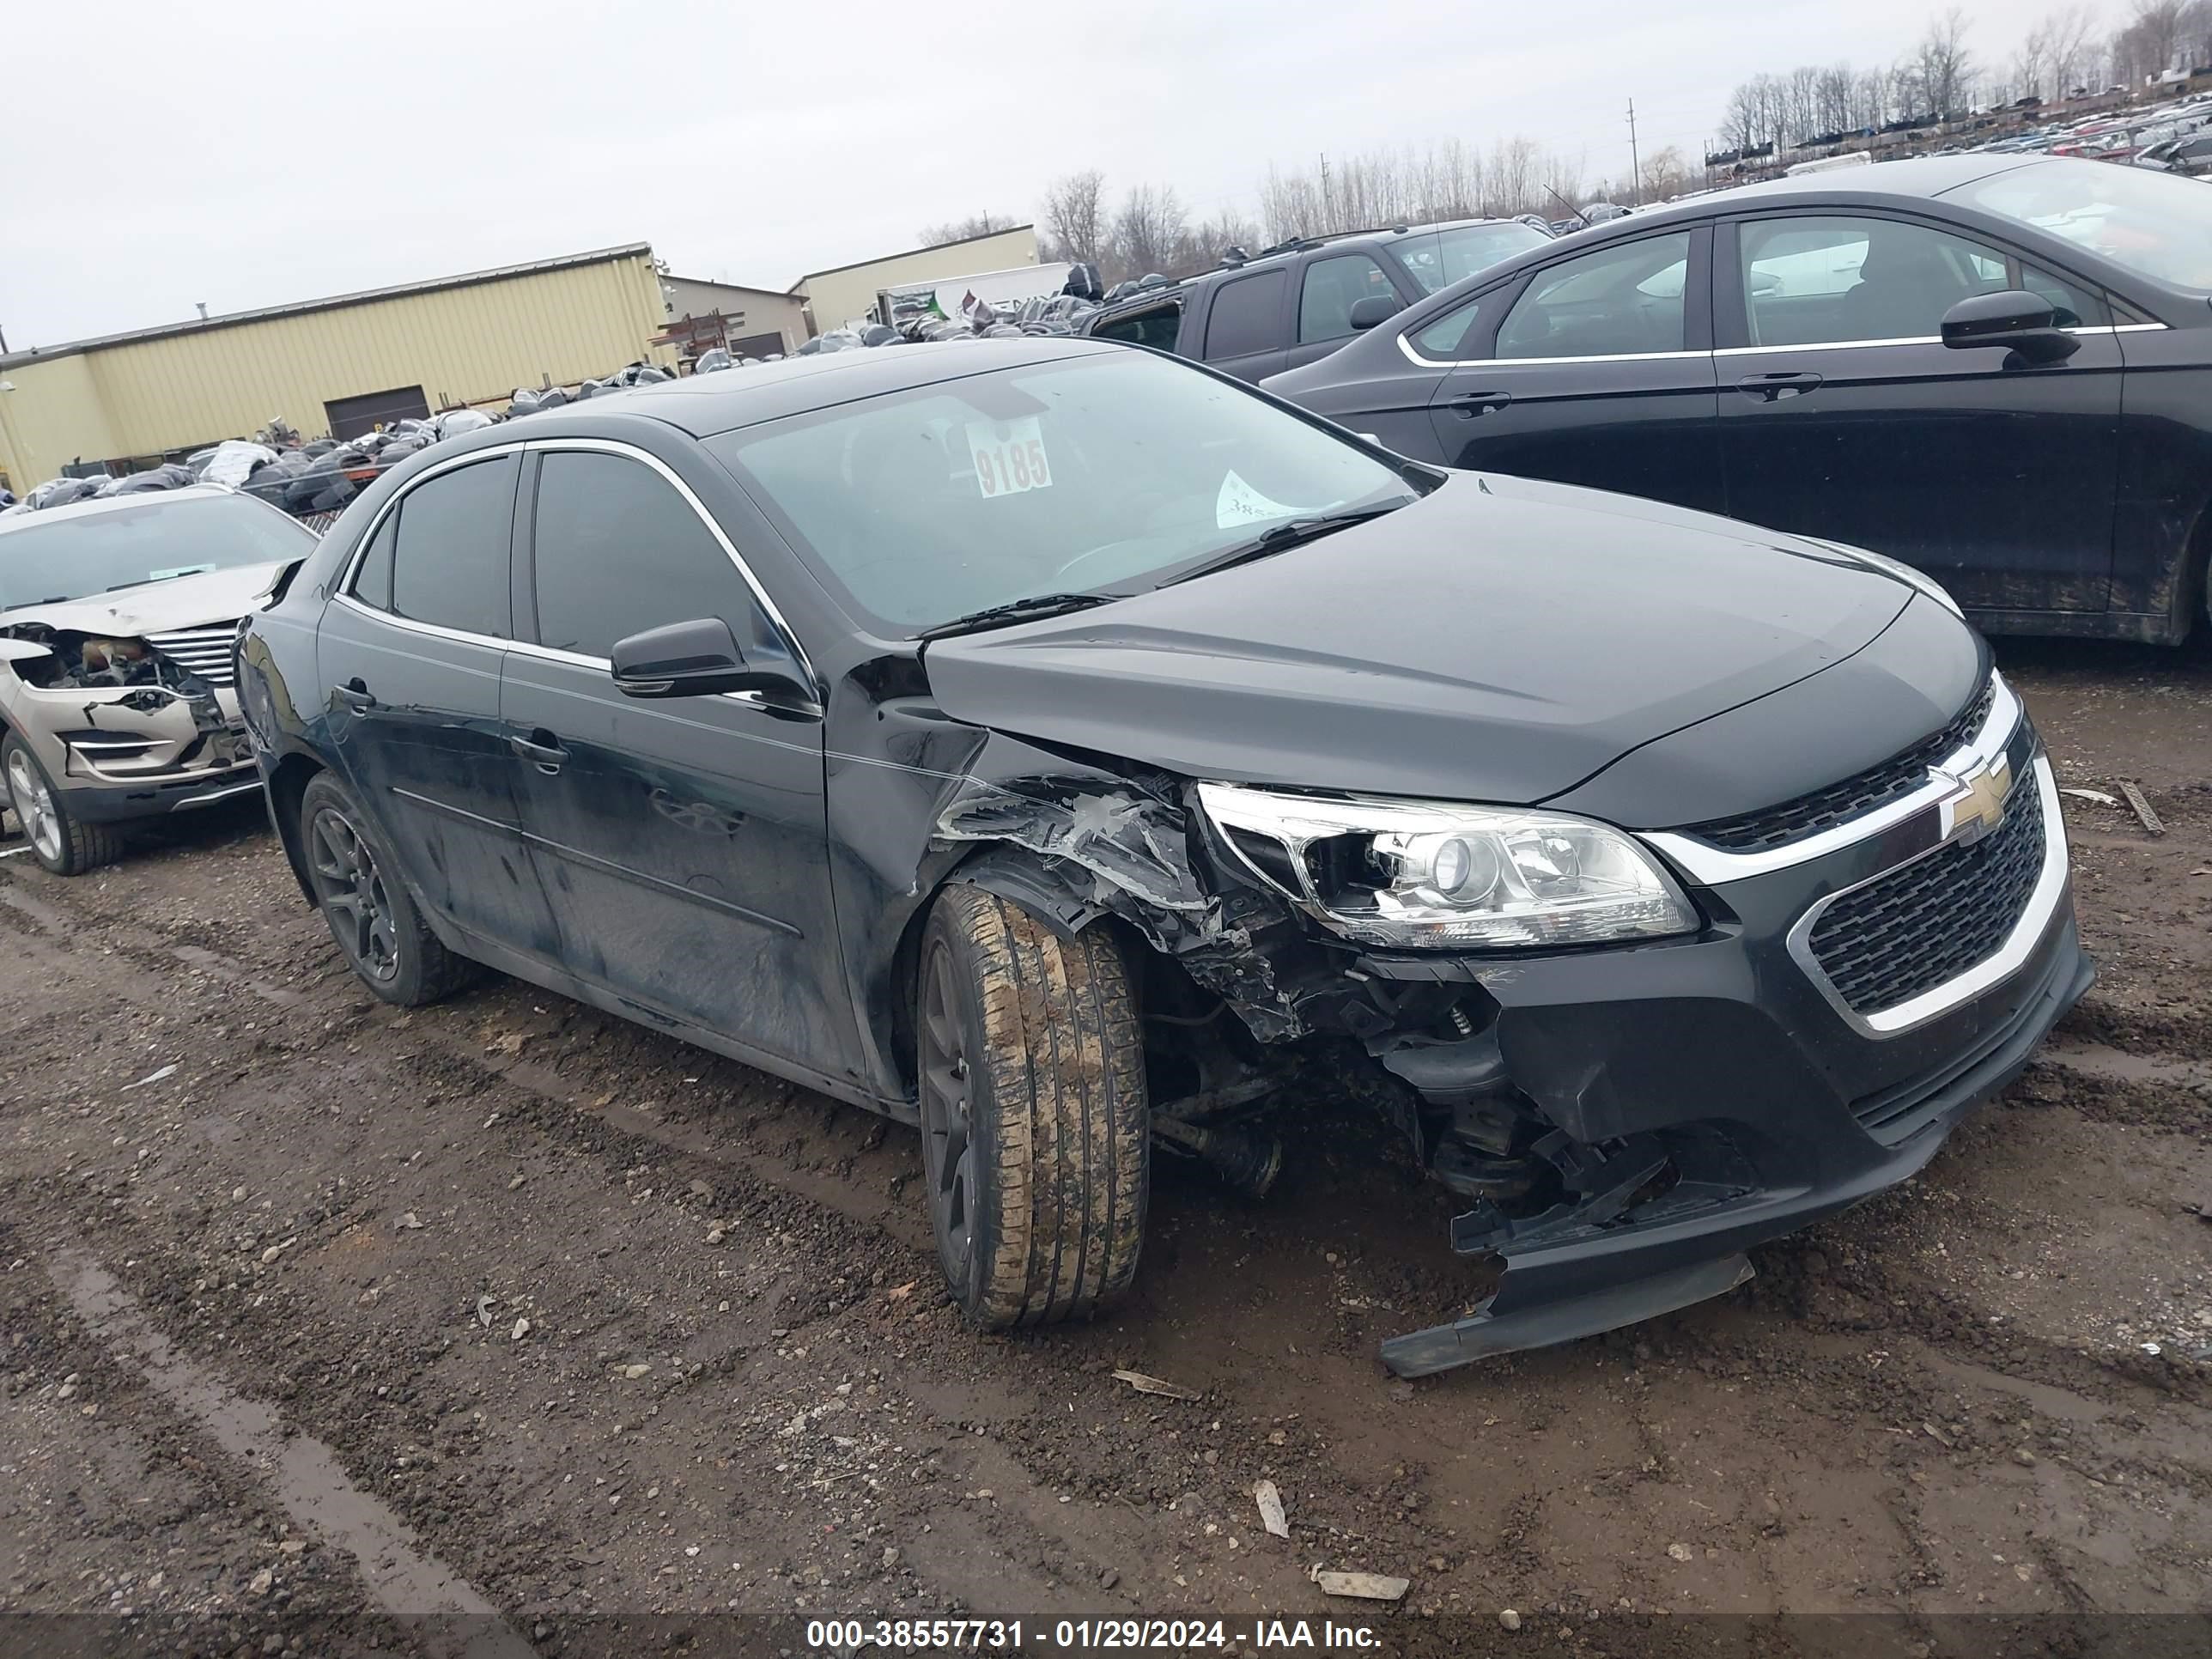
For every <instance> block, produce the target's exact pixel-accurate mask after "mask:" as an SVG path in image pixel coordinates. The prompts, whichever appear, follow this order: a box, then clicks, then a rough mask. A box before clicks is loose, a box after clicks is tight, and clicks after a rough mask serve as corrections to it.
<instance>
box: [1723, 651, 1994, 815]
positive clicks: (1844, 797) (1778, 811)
mask: <svg viewBox="0 0 2212 1659" xmlns="http://www.w3.org/2000/svg"><path fill="white" fill-rule="evenodd" d="M1996 687H1997V683H1996V678H1995V677H1994V676H1992V677H1991V678H1989V679H1987V680H1985V681H1984V682H1983V683H1982V690H1981V695H1980V696H1978V697H1976V698H1975V699H1974V700H1973V702H1970V703H1968V704H1967V705H1966V708H1964V709H1963V710H1962V711H1960V714H1959V716H1958V718H1957V719H1956V720H1953V721H1952V722H1951V723H1950V724H1949V725H1948V726H1945V727H1944V728H1943V729H1942V731H1940V732H1936V733H1935V734H1934V735H1932V736H1930V737H1927V738H1922V739H1921V740H1920V741H1919V742H1918V743H1916V744H1913V745H1912V747H1911V748H1910V749H1908V750H1905V752H1904V753H1903V754H1901V755H1899V756H1897V757H1894V758H1893V759H1891V760H1886V761H1884V762H1883V763H1881V765H1879V766H1877V767H1875V768H1873V769H1871V770H1869V771H1865V772H1862V773H1860V774H1859V775H1857V777H1854V778H1845V779H1844V781H1842V782H1841V783H1835V784H1831V785H1829V786H1828V787H1826V789H1821V790H1816V791H1815V792H1814V793H1812V794H1809V795H1800V796H1799V797H1798V798H1797V799H1796V800H1793V801H1785V802H1784V803H1783V804H1782V805H1779V806H1768V807H1763V808H1761V809H1760V810H1759V811H1756V812H1746V813H1743V814H1741V816H1739V817H1732V818H1717V819H1715V820H1714V821H1713V822H1712V823H1701V824H1698V825H1695V826H1694V827H1692V829H1690V830H1688V831H1687V833H1688V834H1690V835H1692V836H1696V837H1697V838H1698V839H1699V841H1702V842H1707V843H1709V844H1711V846H1714V847H1719V848H1725V849H1727V850H1728V851H1729V852H1731V853H1764V852H1767V851H1769V850H1771V848H1777V847H1787V846H1788V845H1790V842H1797V841H1802V840H1804V839H1805V838H1806V837H1807V836H1817V835H1819V834H1820V832H1821V831H1822V830H1823V829H1834V828H1835V827H1836V826H1837V825H1838V824H1839V823H1850V821H1851V820H1852V819H1854V818H1858V817H1865V816H1866V814H1868V813H1869V812H1871V811H1875V809H1876V808H1878V807H1882V806H1887V805H1889V803H1890V802H1892V801H1893V800H1902V799H1905V797H1906V796H1907V795H1909V794H1911V793H1912V792H1913V791H1914V790H1916V789H1917V788H1919V787H1921V786H1922V785H1923V784H1924V783H1926V782H1927V781H1928V769H1929V767H1930V766H1933V765H1935V764H1936V763H1937V762H1938V761H1940V760H1942V758H1943V757H1945V756H1946V755H1949V754H1951V753H1953V752H1954V751H1955V750H1958V748H1959V747H1960V745H1961V744H1966V743H1968V742H1970V741H1972V738H1973V737H1974V735H1975V734H1976V733H1977V732H1979V731H1980V730H1981V729H1982V724H1983V722H1984V721H1985V720H1988V719H1989V717H1990V705H1991V704H1992V703H1993V702H1996Z"/></svg>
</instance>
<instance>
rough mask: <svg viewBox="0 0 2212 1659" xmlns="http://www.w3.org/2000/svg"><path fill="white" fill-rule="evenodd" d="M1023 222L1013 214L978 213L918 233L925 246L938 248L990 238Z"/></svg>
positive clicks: (928, 227) (924, 228)
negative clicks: (946, 243)
mask: <svg viewBox="0 0 2212 1659" xmlns="http://www.w3.org/2000/svg"><path fill="white" fill-rule="evenodd" d="M1019 223H1021V221H1020V220H1019V219H1017V218H1016V217H1014V216H1013V215H1012V214H1011V213H988V212H985V213H978V214H975V215H974V216H970V217H969V218H966V219H954V220H950V221H948V222H945V223H944V224H941V225H925V226H923V227H922V228H921V230H920V231H919V232H918V233H916V234H919V235H920V236H921V240H922V242H923V243H924V245H925V246H929V247H936V246H939V244H941V243H945V242H964V241H966V240H968V239H969V238H970V237H971V236H988V235H991V234H993V233H994V232H996V231H1001V230H1012V228H1014V227H1015V226H1016V225H1018V224H1019Z"/></svg>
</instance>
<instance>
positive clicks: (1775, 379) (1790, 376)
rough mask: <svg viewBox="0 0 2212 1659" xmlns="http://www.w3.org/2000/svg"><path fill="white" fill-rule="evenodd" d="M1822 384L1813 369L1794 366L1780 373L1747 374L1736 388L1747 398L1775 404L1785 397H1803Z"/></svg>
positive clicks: (1738, 382)
mask: <svg viewBox="0 0 2212 1659" xmlns="http://www.w3.org/2000/svg"><path fill="white" fill-rule="evenodd" d="M1818 385H1820V376H1819V375H1818V374H1814V372H1813V371H1812V370H1811V369H1809V368H1802V369H1798V368H1793V369H1788V370H1785V371H1784V372H1783V373H1781V374H1747V375H1746V376H1744V378H1743V379H1742V380H1738V381H1737V382H1736V383H1735V389H1736V390H1737V391H1738V392H1741V393H1743V395H1744V396H1745V397H1747V398H1758V399H1759V402H1761V403H1763V404H1773V403H1779V402H1781V401H1782V399H1783V398H1797V397H1802V396H1803V395H1804V394H1805V393H1806V392H1810V391H1811V390H1812V389H1813V388H1814V386H1818Z"/></svg>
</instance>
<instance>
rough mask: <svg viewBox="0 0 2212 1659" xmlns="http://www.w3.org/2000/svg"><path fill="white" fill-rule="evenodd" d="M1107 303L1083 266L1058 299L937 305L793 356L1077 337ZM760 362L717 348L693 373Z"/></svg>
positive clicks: (822, 339) (823, 338) (1090, 269)
mask: <svg viewBox="0 0 2212 1659" xmlns="http://www.w3.org/2000/svg"><path fill="white" fill-rule="evenodd" d="M1148 280H1149V279H1148ZM1166 281H1167V278H1166V277H1164V276H1163V277H1160V278H1158V282H1159V283H1165V282H1166ZM1123 286H1126V284H1124V285H1123ZM1102 298H1103V295H1101V293H1100V291H1099V287H1098V268H1097V266H1096V265H1080V264H1079V265H1077V266H1076V267H1075V268H1074V270H1073V272H1072V273H1071V274H1070V275H1069V276H1068V279H1067V285H1066V287H1065V288H1064V289H1061V290H1060V292H1059V293H1058V294H1041V295H1036V296H1035V297H1033V298H1030V299H1028V300H1024V301H1019V302H1018V303H1007V304H1003V305H990V304H987V303H985V302H984V301H981V300H970V301H969V303H968V305H967V306H966V307H963V311H962V313H961V315H959V316H957V317H947V316H946V315H945V313H943V312H941V311H939V309H938V308H937V307H936V305H935V304H934V303H932V304H931V305H930V306H929V307H927V309H922V310H916V311H914V312H911V313H907V314H904V315H902V316H901V317H900V318H899V319H898V321H897V324H896V326H893V325H890V324H888V323H880V322H874V323H861V324H854V325H848V326H847V327H844V328H833V329H831V330H829V332H827V333H826V334H820V335H817V336H816V337H814V338H813V339H811V340H809V341H808V342H807V343H805V345H803V346H801V347H799V349H798V350H797V351H796V352H794V353H793V356H799V357H812V356H820V355H821V354H823V353H825V352H831V351H866V350H868V349H872V348H873V347H876V346H887V345H909V344H919V343H924V342H927V341H939V340H1006V339H1019V338H1021V337H1023V336H1024V335H1031V336H1046V337H1049V336H1052V335H1057V334H1073V333H1074V332H1075V331H1076V329H1077V327H1078V325H1080V324H1081V323H1082V321H1083V319H1085V317H1088V316H1089V315H1090V314H1091V313H1092V312H1094V311H1096V310H1097V309H1098V306H1099V301H1100V300H1101V299H1102ZM759 361H762V360H760V359H757V358H752V357H735V358H733V357H732V356H730V354H729V353H728V352H726V351H725V350H723V349H721V348H720V347H719V346H718V347H716V348H715V349H714V350H712V351H708V352H703V353H702V354H701V356H700V358H699V361H698V362H697V363H696V365H695V366H694V367H693V368H692V371H691V372H692V373H693V374H714V373H715V372H716V371H717V370H720V369H725V368H749V367H750V366H751V365H752V364H754V363H755V362H759Z"/></svg>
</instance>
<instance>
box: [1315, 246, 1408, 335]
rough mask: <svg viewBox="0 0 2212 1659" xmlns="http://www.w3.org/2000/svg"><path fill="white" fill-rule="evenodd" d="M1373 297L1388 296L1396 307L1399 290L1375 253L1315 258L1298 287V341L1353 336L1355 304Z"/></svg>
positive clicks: (1385, 298)
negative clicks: (1392, 284) (1353, 310)
mask: <svg viewBox="0 0 2212 1659" xmlns="http://www.w3.org/2000/svg"><path fill="white" fill-rule="evenodd" d="M1370 298H1375V299H1383V300H1388V301H1389V302H1390V304H1391V306H1392V307H1393V308H1395V307H1396V306H1397V304H1398V290H1397V289H1395V288H1392V287H1391V286H1390V279H1389V276H1386V275H1384V274H1383V267H1382V266H1381V265H1380V264H1377V263H1376V260H1375V258H1374V256H1373V255H1371V254H1366V253H1340V254H1338V255H1336V256H1334V258H1328V259H1316V260H1315V261H1314V262H1313V263H1312V264H1310V265H1308V266H1307V267H1306V273H1305V278H1304V285H1303V286H1302V287H1300V289H1298V343H1299V344H1301V345H1304V344H1309V343H1311V342H1313V341H1316V340H1348V339H1350V338H1351V337H1352V334H1353V332H1354V330H1353V329H1352V307H1354V306H1355V305H1358V303H1359V302H1360V301H1362V300H1365V299H1370Z"/></svg>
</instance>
